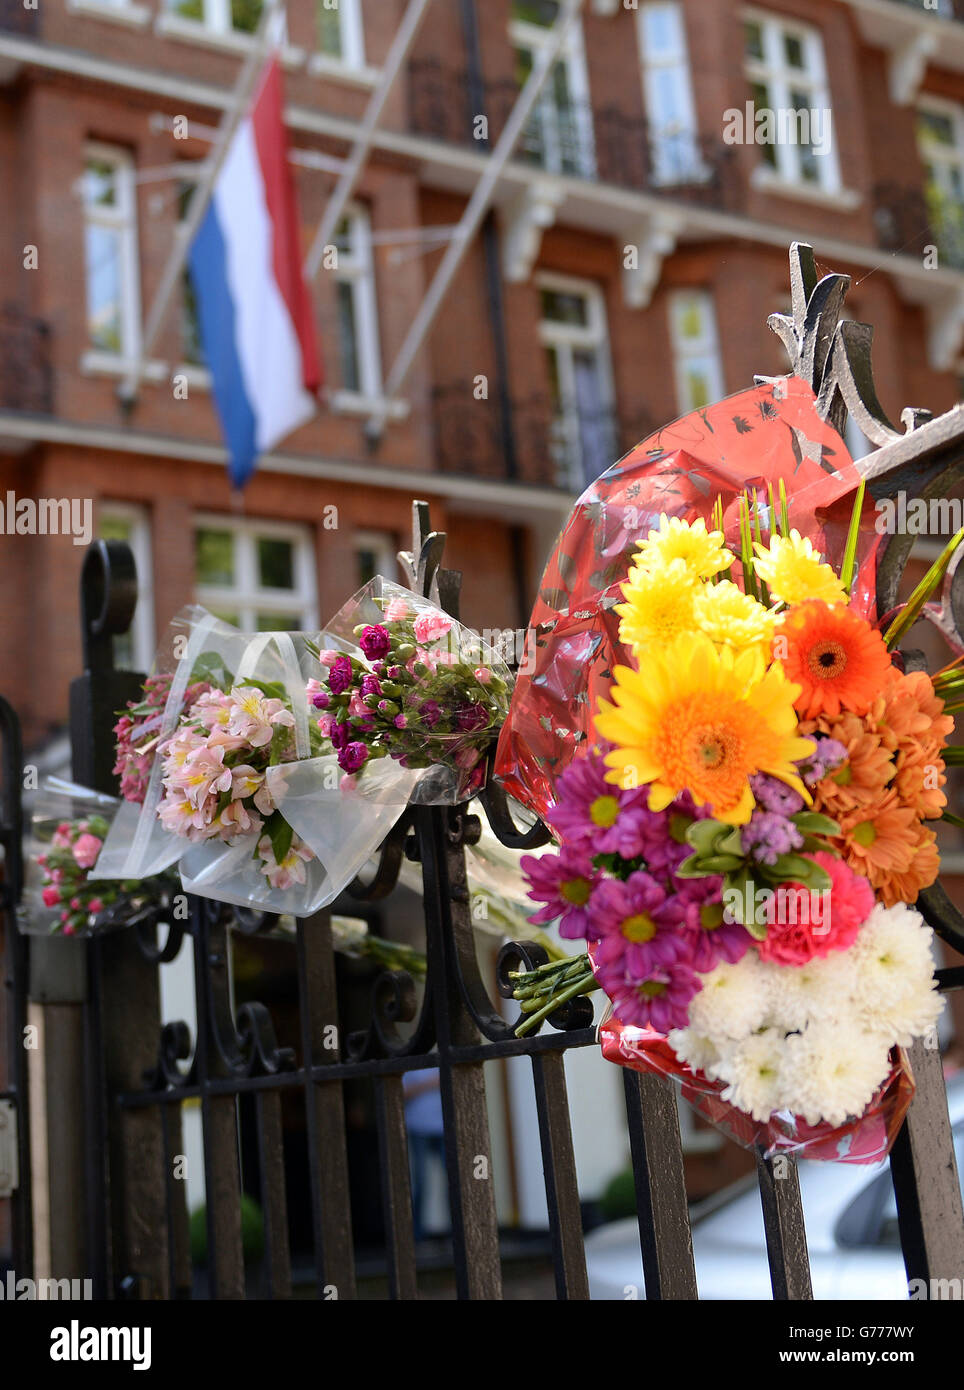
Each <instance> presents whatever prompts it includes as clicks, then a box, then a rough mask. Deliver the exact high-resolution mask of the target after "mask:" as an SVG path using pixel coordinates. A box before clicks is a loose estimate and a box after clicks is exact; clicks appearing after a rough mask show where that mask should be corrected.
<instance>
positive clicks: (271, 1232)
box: [255, 1091, 291, 1298]
mask: <svg viewBox="0 0 964 1390" xmlns="http://www.w3.org/2000/svg"><path fill="white" fill-rule="evenodd" d="M255 1123H256V1125H257V1129H258V1168H259V1169H260V1177H261V1210H262V1212H263V1213H264V1246H265V1258H264V1273H265V1290H264V1296H265V1297H266V1298H290V1297H291V1252H290V1250H289V1248H288V1204H287V1200H286V1196H285V1167H284V1142H283V1140H282V1133H281V1097H280V1096H279V1094H278V1092H277V1091H258V1092H256V1094H255Z"/></svg>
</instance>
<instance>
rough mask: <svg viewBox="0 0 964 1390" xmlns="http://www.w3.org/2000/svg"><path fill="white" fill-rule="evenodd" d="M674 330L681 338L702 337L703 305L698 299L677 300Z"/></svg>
mask: <svg viewBox="0 0 964 1390" xmlns="http://www.w3.org/2000/svg"><path fill="white" fill-rule="evenodd" d="M677 305H678V307H677V310H676V331H677V332H678V334H679V336H680V337H681V338H690V339H694V338H702V337H703V334H704V331H705V329H704V325H703V305H702V303H701V301H700V300H699V299H682V300H678V301H677Z"/></svg>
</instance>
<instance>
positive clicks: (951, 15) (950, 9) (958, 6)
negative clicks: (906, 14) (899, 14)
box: [889, 0, 964, 22]
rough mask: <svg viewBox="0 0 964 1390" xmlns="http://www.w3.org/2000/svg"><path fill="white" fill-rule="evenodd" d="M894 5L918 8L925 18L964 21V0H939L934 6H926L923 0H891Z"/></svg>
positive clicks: (918, 11) (912, 8)
mask: <svg viewBox="0 0 964 1390" xmlns="http://www.w3.org/2000/svg"><path fill="white" fill-rule="evenodd" d="M889 2H890V4H892V5H903V7H904V8H905V9H911V10H916V11H917V13H918V14H919V15H922V16H923V18H924V19H931V18H936V19H958V20H961V21H962V22H964V0H937V3H936V5H934V7H933V8H930V7H926V8H925V6H924V3H923V0H889Z"/></svg>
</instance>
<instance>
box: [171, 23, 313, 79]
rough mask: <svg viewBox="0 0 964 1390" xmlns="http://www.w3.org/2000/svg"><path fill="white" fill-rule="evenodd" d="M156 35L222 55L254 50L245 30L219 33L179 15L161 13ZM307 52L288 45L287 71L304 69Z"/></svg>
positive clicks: (283, 56)
mask: <svg viewBox="0 0 964 1390" xmlns="http://www.w3.org/2000/svg"><path fill="white" fill-rule="evenodd" d="M154 32H155V34H160V35H161V37H162V38H168V39H182V40H184V41H185V42H186V43H196V44H201V45H202V46H203V47H205V48H217V49H220V51H221V52H222V53H236V54H239V55H244V54H247V53H250V52H251V49H252V48H253V47H254V36H253V34H246V33H244V32H243V31H242V30H231V31H224V30H221V31H216V30H213V29H208V28H206V27H205V26H204V24H203V23H202V22H201V20H199V19H183V18H182V17H181V16H180V15H176V14H160V15H158V17H157V20H156V22H155V24H154ZM304 61H305V50H304V49H303V48H292V47H291V46H290V45H289V44H285V45H284V47H283V48H282V50H281V62H282V64H283V65H284V67H286V68H300V67H302V66H303V65H304Z"/></svg>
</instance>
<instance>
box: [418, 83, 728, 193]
mask: <svg viewBox="0 0 964 1390" xmlns="http://www.w3.org/2000/svg"><path fill="white" fill-rule="evenodd" d="M408 81H409V128H410V130H411V132H412V133H413V134H415V135H421V136H426V137H428V138H429V139H433V140H441V141H445V142H446V143H448V144H458V145H464V146H466V147H468V148H470V149H476V150H478V149H479V148H482V149H486V148H488V149H491V148H492V147H493V146H494V144H495V142H496V140H497V139H498V138H499V135H500V134H501V132H502V130H503V128H504V126H505V123H506V121H507V119H508V116H509V113H510V112H511V110H512V108H513V106H514V104H515V101H516V99H517V97H518V95H519V88H518V86H517V84H516V83H515V82H512V81H504V82H491V83H486V85H485V99H484V105H483V108H482V109H483V112H484V114H485V116H486V117H487V119H488V142H487V144H486V142H484V141H482V140H479V139H478V138H477V137H476V118H477V117H478V115H479V114H480V113H479V112H478V111H477V110H476V109H475V108H474V106H473V104H472V98H471V86H470V83H469V78H468V74H467V73H466V72H461V71H458V70H455V69H452V68H447V67H446V66H445V65H444V64H442V63H441V62H439V61H438V60H437V59H423V60H419V61H416V62H413V63H412V64H410V66H409V72H408ZM513 157H514V158H515V159H516V160H517V161H521V162H525V163H529V164H532V165H533V166H534V167H536V168H540V169H543V170H545V171H546V172H547V173H550V174H558V175H561V176H564V177H569V178H580V179H586V180H587V181H593V182H601V183H606V184H610V185H614V186H616V187H620V188H630V189H635V190H645V191H646V192H648V193H659V194H664V195H665V196H666V197H667V198H672V199H673V200H675V201H680V200H682V201H685V202H688V203H695V204H700V205H704V206H707V207H713V208H719V209H724V210H727V211H736V210H738V207H739V205H740V204H741V202H742V182H741V180H740V179H739V177H738V176H737V174H736V170H735V167H734V159H735V151H734V148H733V147H732V146H729V145H724V144H723V143H722V142H721V141H719V140H715V139H708V138H706V137H705V136H700V135H698V134H696V133H695V132H690V131H676V130H664V131H655V130H654V129H653V128H652V127H651V125H650V123H649V122H648V121H647V120H646V118H645V117H643V116H640V115H629V114H627V113H626V112H625V111H624V110H622V109H621V108H620V107H619V106H617V105H616V104H615V103H608V104H606V105H589V104H588V103H581V102H576V101H571V102H569V103H568V104H567V105H566V107H565V108H563V109H560V108H559V107H558V106H550V105H547V104H545V103H542V104H539V105H537V106H536V108H535V110H534V111H533V114H532V117H531V118H530V120H529V122H528V123H527V125H526V127H525V129H524V130H523V133H522V135H521V137H520V139H519V142H518V144H517V146H516V149H515V153H514V156H513Z"/></svg>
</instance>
